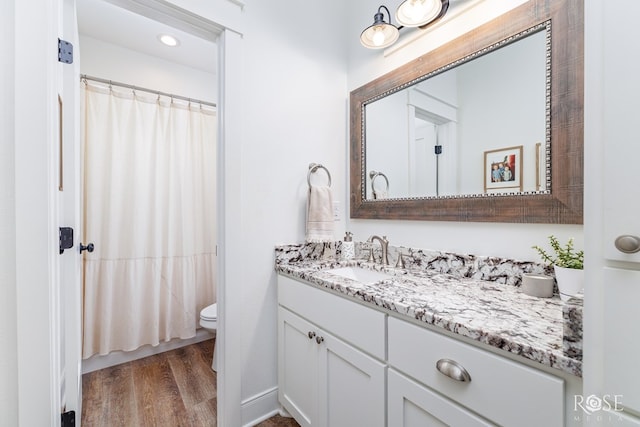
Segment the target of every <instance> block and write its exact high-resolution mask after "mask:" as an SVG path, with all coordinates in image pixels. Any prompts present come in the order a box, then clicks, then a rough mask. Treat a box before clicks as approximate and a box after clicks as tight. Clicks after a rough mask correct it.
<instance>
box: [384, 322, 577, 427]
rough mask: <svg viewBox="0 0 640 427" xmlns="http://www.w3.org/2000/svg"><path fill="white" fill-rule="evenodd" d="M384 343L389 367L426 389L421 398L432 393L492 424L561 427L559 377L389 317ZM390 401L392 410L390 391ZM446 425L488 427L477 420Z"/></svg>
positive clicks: (562, 392)
mask: <svg viewBox="0 0 640 427" xmlns="http://www.w3.org/2000/svg"><path fill="white" fill-rule="evenodd" d="M388 340H389V341H388V345H389V365H390V367H391V368H393V370H397V371H400V372H402V373H404V374H406V375H407V376H409V377H411V378H413V379H415V380H416V381H417V382H419V383H421V384H423V385H424V386H426V387H423V388H424V390H425V392H423V394H425V395H426V394H427V392H428V393H432V392H431V391H430V390H436V391H438V392H439V393H440V394H442V395H443V396H445V397H446V398H449V399H451V400H452V401H454V402H455V403H456V404H458V405H461V406H462V405H463V406H464V407H466V408H469V409H470V410H472V411H474V412H476V413H477V414H479V415H481V416H482V417H484V418H486V419H487V420H490V421H491V422H493V423H496V424H497V425H504V426H519V427H526V426H531V427H539V426H545V427H553V426H558V427H561V426H563V425H564V420H565V417H564V399H565V397H564V381H563V380H562V379H560V378H558V377H554V376H552V375H549V374H546V373H544V372H542V371H538V370H536V369H532V368H529V367H527V366H525V365H523V364H520V363H517V362H513V361H511V360H508V359H506V358H504V357H501V356H498V355H496V354H493V353H490V352H487V351H485V350H482V349H479V348H477V347H475V346H472V345H469V344H466V343H463V342H462V341H459V340H456V339H453V338H450V337H447V336H445V335H443V334H440V333H437V332H434V331H431V330H429V329H427V328H424V327H421V326H417V325H414V324H412V323H409V322H406V321H404V320H400V319H396V318H394V317H389V322H388ZM439 362H440V364H441V367H440V368H438V367H437V366H438V363H439ZM439 369H440V370H439ZM443 372H445V373H446V372H449V375H447V374H445V373H443ZM463 373H464V375H463ZM389 384H390V385H391V384H392V381H391V373H390V374H389ZM389 399H390V408H391V404H392V403H391V399H392V394H391V392H390V393H389ZM432 400H433V399H432ZM442 400H443V401H444V402H447V401H446V399H442ZM414 404H415V403H414ZM440 406H445V405H444V404H442V405H440ZM453 409H455V406H454V404H449V406H448V407H447V410H446V411H445V410H442V413H443V414H444V415H446V416H451V415H452V414H451V412H452V410H453ZM460 409H461V408H460ZM460 412H461V413H462V412H463V411H462V410H461V411H460ZM434 415H435V414H434ZM389 416H390V417H391V409H390V411H389ZM471 420H472V421H473V422H472V421H471ZM442 421H445V420H444V419H442ZM390 422H391V418H390ZM445 423H446V424H448V425H491V424H483V422H482V421H481V420H480V419H479V418H478V419H473V418H470V421H468V422H454V423H450V422H446V421H445ZM389 425H391V424H389ZM427 425H430V424H427ZM433 425H439V424H433Z"/></svg>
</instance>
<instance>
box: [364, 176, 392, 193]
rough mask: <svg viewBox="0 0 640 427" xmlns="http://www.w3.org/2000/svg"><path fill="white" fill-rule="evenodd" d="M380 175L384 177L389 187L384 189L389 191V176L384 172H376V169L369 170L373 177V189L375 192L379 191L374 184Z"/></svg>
mask: <svg viewBox="0 0 640 427" xmlns="http://www.w3.org/2000/svg"><path fill="white" fill-rule="evenodd" d="M379 176H381V177H383V178H384V180H385V182H386V184H387V188H386V189H385V190H384V191H386V192H389V178H387V176H386V175H385V174H383V173H382V172H376V171H371V172H369V178H371V191H373V193H374V194H375V193H377V192H378V191H377V190H376V188H375V186H374V184H375V182H376V178H377V177H379Z"/></svg>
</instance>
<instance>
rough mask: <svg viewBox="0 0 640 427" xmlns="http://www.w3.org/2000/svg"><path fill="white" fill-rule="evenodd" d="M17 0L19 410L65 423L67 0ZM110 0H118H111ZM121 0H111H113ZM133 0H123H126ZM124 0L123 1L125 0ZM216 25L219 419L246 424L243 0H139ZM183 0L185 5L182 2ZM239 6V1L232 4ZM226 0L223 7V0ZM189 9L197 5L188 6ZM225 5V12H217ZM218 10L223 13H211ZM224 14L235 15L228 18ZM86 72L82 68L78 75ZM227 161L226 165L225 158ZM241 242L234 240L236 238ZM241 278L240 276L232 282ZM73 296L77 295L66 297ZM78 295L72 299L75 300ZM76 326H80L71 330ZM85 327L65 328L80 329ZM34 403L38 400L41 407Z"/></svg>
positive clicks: (43, 421) (23, 415)
mask: <svg viewBox="0 0 640 427" xmlns="http://www.w3.org/2000/svg"><path fill="white" fill-rule="evenodd" d="M62 1H65V0H53V1H51V0H49V1H46V0H40V1H38V2H37V4H36V5H34V4H33V2H24V1H19V0H13V3H14V8H15V9H14V11H15V14H14V24H15V55H14V57H15V70H16V73H15V92H14V94H15V98H14V100H15V102H14V106H15V109H14V111H15V170H16V172H15V195H16V196H15V216H16V312H17V319H16V322H17V328H16V329H17V331H16V332H17V346H16V354H17V365H18V391H17V392H18V408H17V409H18V417H19V420H20V424H21V425H52V426H58V425H60V411H61V408H60V404H59V402H60V398H61V393H60V385H61V380H62V378H61V375H60V373H59V366H60V357H59V356H58V354H56V351H59V350H60V347H61V346H62V343H61V339H62V336H61V331H60V327H61V325H60V323H59V322H58V316H59V314H60V301H59V300H58V299H57V295H58V293H59V287H60V267H59V260H60V258H59V257H60V255H59V254H58V221H59V219H60V218H59V217H60V216H59V213H58V212H59V206H58V201H57V197H58V195H57V191H58V189H57V181H58V179H57V173H58V171H57V165H56V162H57V152H56V150H57V142H58V140H57V138H58V98H57V93H58V90H57V89H58V70H57V68H56V67H58V66H59V64H58V60H57V38H58V35H59V34H60V33H61V31H60V27H61V18H62V15H61V4H62V3H61V2H62ZM106 1H110V0H106ZM111 1H112V2H113V0H111ZM127 1H131V2H132V3H134V0H125V2H127ZM117 3H119V4H122V2H121V1H117ZM135 3H138V4H140V3H145V4H146V5H147V6H152V7H153V6H157V8H158V9H161V8H163V7H164V8H165V9H166V6H167V4H175V5H176V6H172V7H173V8H174V9H175V15H176V16H178V17H184V16H185V15H186V16H192V17H194V16H195V17H203V18H204V19H205V20H206V22H208V23H210V24H213V25H218V28H219V29H220V31H221V33H220V38H219V63H220V66H219V70H220V74H219V77H218V78H219V84H220V85H219V89H220V100H219V103H218V114H219V116H218V117H219V126H218V137H219V138H218V159H219V160H218V165H219V170H218V178H219V179H218V194H217V200H218V213H219V216H218V267H219V268H218V301H219V326H218V338H217V339H218V340H219V341H218V342H219V343H220V350H222V351H219V352H218V363H219V372H218V425H240V424H241V382H242V381H241V363H242V362H241V358H240V357H238V355H239V354H242V340H241V335H240V331H241V328H242V306H241V301H242V298H241V291H242V288H241V286H240V284H241V283H242V271H241V269H239V268H237V266H236V267H234V264H237V263H238V262H240V261H241V260H242V259H243V251H242V244H241V241H240V237H241V233H240V230H241V229H242V228H241V226H240V221H241V212H242V209H241V207H242V206H241V205H242V204H241V192H240V187H239V186H240V182H241V179H240V178H241V158H242V156H241V153H242V93H243V92H242V88H243V85H242V32H241V31H240V30H239V26H240V22H241V21H242V19H241V18H240V16H241V12H242V2H240V3H239V2H237V1H232V0H212V1H210V2H207V4H206V5H200V6H198V7H200V8H202V9H204V10H201V11H189V9H193V7H195V6H191V7H189V6H190V4H191V3H190V2H189V1H188V0H173V1H172V2H171V3H170V2H167V1H164V2H158V1H156V0H146V1H142V2H141V1H139V0H138V1H135ZM181 4H183V6H181ZM230 5H231V6H233V7H230ZM220 6H222V7H220ZM185 11H187V12H189V13H186V14H185V13H184V12H185ZM217 11H222V12H217ZM214 12H216V13H222V15H224V16H222V17H221V18H220V19H221V20H220V21H217V20H216V21H213V20H212V18H213V15H214ZM218 22H225V23H226V24H230V25H227V26H225V25H221V24H219V23H218ZM78 79H79V76H78ZM227 165H228V167H227ZM234 242H236V243H234ZM226 283H237V284H238V285H237V286H225V284H226ZM67 302H69V301H67ZM70 303H71V304H73V303H74V302H73V301H70ZM71 333H74V334H75V332H73V331H71ZM75 338H77V337H69V336H68V337H66V339H75ZM34 408H35V410H34Z"/></svg>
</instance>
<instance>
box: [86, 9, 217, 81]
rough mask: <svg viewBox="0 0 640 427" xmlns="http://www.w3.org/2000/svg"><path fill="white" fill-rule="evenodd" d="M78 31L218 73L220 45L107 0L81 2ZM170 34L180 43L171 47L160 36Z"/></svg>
mask: <svg viewBox="0 0 640 427" xmlns="http://www.w3.org/2000/svg"><path fill="white" fill-rule="evenodd" d="M76 10H77V15H78V31H79V32H80V35H81V36H88V37H92V38H95V39H98V40H102V41H105V42H108V43H111V44H114V45H118V46H121V47H125V48H127V49H131V50H134V51H137V52H140V53H144V54H147V55H152V56H155V57H159V58H162V59H165V60H168V61H172V62H176V63H179V64H182V65H185V66H189V67H192V68H196V69H198V70H203V71H207V72H210V73H215V72H216V57H217V55H215V54H214V55H206V54H203V52H216V49H217V48H216V44H215V43H214V42H211V41H208V40H205V39H203V38H200V37H197V36H195V35H192V34H189V33H187V32H185V31H181V30H178V29H176V28H174V27H172V26H169V25H166V24H163V23H160V22H158V21H155V20H153V19H149V18H146V17H144V16H142V15H138V14H136V13H133V12H130V11H128V10H126V9H123V8H122V7H119V6H116V5H114V4H111V3H109V2H108V1H105V0H78V1H77V3H76ZM160 34H170V35H172V36H174V37H176V38H177V39H178V40H179V41H180V45H179V46H177V47H168V46H165V45H163V44H162V43H160V42H159V41H158V35H160Z"/></svg>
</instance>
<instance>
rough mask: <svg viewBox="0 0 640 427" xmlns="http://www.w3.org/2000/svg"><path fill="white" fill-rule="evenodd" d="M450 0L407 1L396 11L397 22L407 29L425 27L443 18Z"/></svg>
mask: <svg viewBox="0 0 640 427" xmlns="http://www.w3.org/2000/svg"><path fill="white" fill-rule="evenodd" d="M448 9H449V0H405V1H403V2H402V3H401V4H400V6H398V9H396V21H398V23H399V24H400V25H403V26H405V27H424V26H426V25H427V24H430V23H432V22H435V21H437V20H438V19H440V18H442V17H443V16H444V14H445V13H447V10H448Z"/></svg>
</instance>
